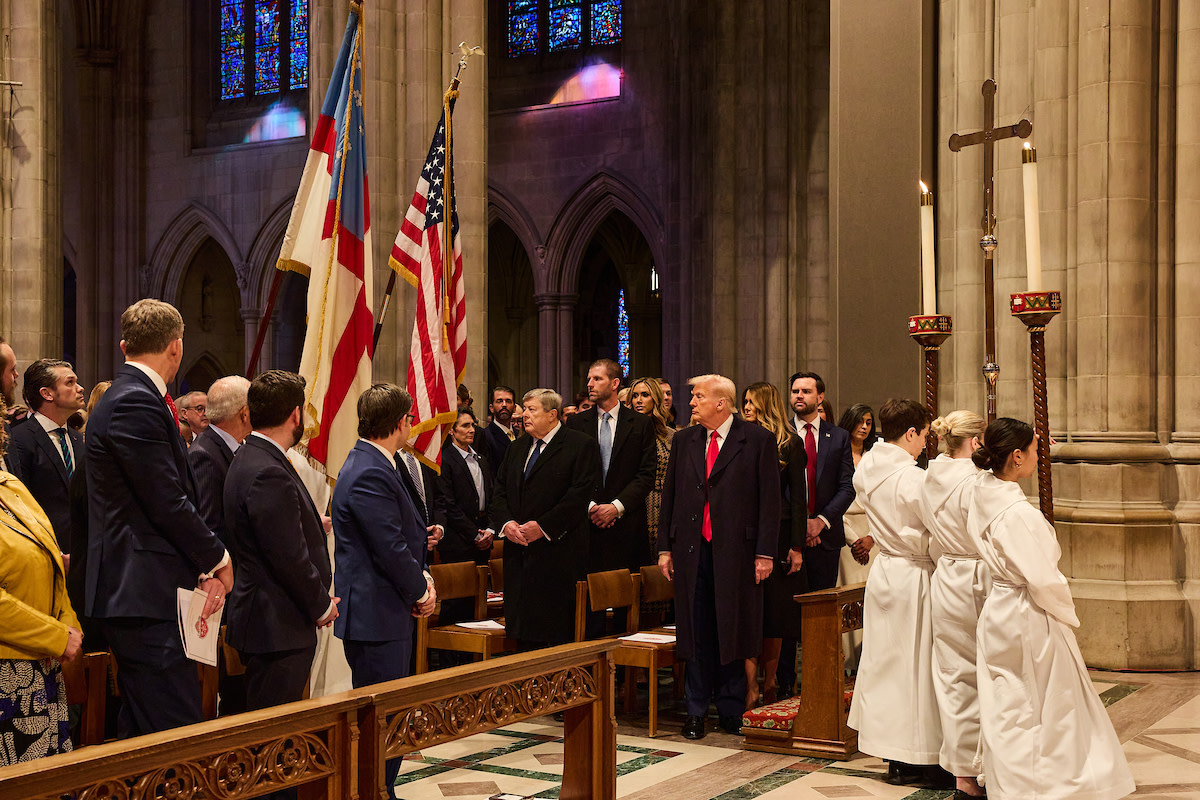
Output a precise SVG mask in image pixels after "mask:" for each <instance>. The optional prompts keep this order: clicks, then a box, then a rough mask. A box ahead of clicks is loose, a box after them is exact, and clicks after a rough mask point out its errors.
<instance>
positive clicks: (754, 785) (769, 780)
mask: <svg viewBox="0 0 1200 800" xmlns="http://www.w3.org/2000/svg"><path fill="white" fill-rule="evenodd" d="M811 774H812V773H811V772H801V771H800V770H796V769H792V768H791V767H785V768H784V769H780V770H776V771H775V772H771V773H768V774H766V775H763V776H762V777H761V778H755V779H754V780H752V781H750V782H749V783H745V784H742V785H741V786H739V787H737V788H736V789H730V790H729V791H727V792H723V793H722V794H719V795H716V796H715V797H714V798H713V800H750V798H754V797H762V796H763V795H764V794H766V793H767V792H773V791H775V790H776V789H778V788H779V787H780V786H787V785H788V784H789V783H791V782H792V781H794V780H798V779H799V778H803V777H804V776H805V775H811Z"/></svg>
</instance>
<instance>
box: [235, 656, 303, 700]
mask: <svg viewBox="0 0 1200 800" xmlns="http://www.w3.org/2000/svg"><path fill="white" fill-rule="evenodd" d="M316 653H317V646H316V644H312V645H309V646H308V647H301V648H300V649H298V650H283V651H280V652H277V653H240V655H241V657H242V663H243V664H244V665H245V667H246V710H247V711H256V710H258V709H260V708H271V707H272V706H281V705H283V704H284V703H294V702H296V701H297V700H303V699H304V688H305V687H306V686H308V676H309V673H310V672H311V671H312V663H313V656H315V655H316Z"/></svg>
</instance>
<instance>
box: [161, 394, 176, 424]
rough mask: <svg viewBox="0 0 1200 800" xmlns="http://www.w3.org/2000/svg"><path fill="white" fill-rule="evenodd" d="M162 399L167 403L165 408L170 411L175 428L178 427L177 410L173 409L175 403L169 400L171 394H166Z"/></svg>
mask: <svg viewBox="0 0 1200 800" xmlns="http://www.w3.org/2000/svg"><path fill="white" fill-rule="evenodd" d="M163 399H164V400H166V401H167V408H169V409H171V416H172V417H174V418H175V427H176V428H178V427H179V409H178V408H176V407H175V401H174V400H172V399H171V393H170V392H167V393H166V394H165V395H164V396H163Z"/></svg>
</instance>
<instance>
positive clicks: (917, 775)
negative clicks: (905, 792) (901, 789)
mask: <svg viewBox="0 0 1200 800" xmlns="http://www.w3.org/2000/svg"><path fill="white" fill-rule="evenodd" d="M925 779H926V778H925V769H924V768H923V767H917V766H914V765H912V764H905V763H904V762H903V761H889V762H888V771H887V777H885V778H884V779H883V780H884V782H885V783H890V784H891V785H892V786H917V785H922V784H924V782H925Z"/></svg>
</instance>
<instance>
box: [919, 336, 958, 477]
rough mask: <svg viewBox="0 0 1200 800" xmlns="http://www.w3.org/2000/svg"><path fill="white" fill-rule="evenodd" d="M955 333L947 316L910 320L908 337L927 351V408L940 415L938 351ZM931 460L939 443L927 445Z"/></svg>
mask: <svg viewBox="0 0 1200 800" xmlns="http://www.w3.org/2000/svg"><path fill="white" fill-rule="evenodd" d="M953 332H954V321H953V320H952V319H951V318H950V317H949V316H948V315H946V314H934V315H928V316H927V315H918V316H915V317H909V318H908V335H909V336H910V337H912V339H913V340H914V341H915V342H916V343H917V344H919V345H921V349H922V350H924V351H925V407H926V408H928V409H929V411H930V413H932V414H933V415H934V416H935V417H936V416H937V413H938V351H939V350H940V349H941V346H942V342H944V341H946V340H947V339H948V338H950V334H951V333H953ZM925 453H926V455H928V456H929V457H930V458H936V457H937V442H936V441H934V440H932V439H931V440H930V441H929V442H927V443H926V445H925Z"/></svg>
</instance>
